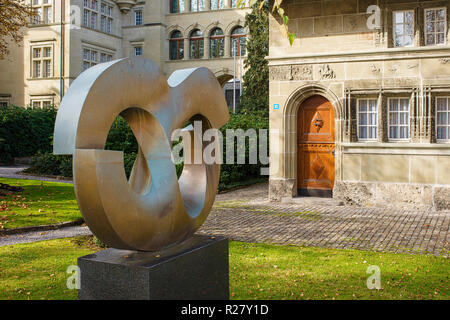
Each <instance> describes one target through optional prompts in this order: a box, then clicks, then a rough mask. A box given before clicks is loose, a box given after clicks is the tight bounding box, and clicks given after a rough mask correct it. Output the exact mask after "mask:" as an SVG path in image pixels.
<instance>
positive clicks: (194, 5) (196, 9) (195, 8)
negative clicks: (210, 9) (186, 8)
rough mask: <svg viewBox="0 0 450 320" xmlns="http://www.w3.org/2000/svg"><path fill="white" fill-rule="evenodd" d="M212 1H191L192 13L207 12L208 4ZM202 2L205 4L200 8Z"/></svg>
mask: <svg viewBox="0 0 450 320" xmlns="http://www.w3.org/2000/svg"><path fill="white" fill-rule="evenodd" d="M207 1H210V0H191V1H190V6H191V8H190V9H191V12H202V11H206V2H207ZM200 2H201V3H202V4H203V6H200Z"/></svg>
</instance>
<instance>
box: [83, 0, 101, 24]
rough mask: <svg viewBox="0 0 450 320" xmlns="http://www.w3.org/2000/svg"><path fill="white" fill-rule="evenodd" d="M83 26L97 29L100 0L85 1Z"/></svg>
mask: <svg viewBox="0 0 450 320" xmlns="http://www.w3.org/2000/svg"><path fill="white" fill-rule="evenodd" d="M83 4H84V8H83V25H84V26H85V27H88V28H92V29H97V17H98V0H84V2H83Z"/></svg>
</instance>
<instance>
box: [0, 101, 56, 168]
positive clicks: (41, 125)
mask: <svg viewBox="0 0 450 320" xmlns="http://www.w3.org/2000/svg"><path fill="white" fill-rule="evenodd" d="M55 118H56V109H55V108H53V107H51V108H44V109H25V108H21V107H15V106H12V107H9V108H1V109H0V162H3V163H12V161H13V160H14V158H15V157H28V156H32V155H35V154H36V153H38V152H40V153H45V152H51V151H52V139H53V127H54V124H55Z"/></svg>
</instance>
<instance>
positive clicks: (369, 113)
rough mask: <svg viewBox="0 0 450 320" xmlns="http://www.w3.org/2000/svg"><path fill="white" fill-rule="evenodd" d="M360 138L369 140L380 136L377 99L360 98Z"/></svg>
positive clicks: (358, 109) (358, 111) (358, 112)
mask: <svg viewBox="0 0 450 320" xmlns="http://www.w3.org/2000/svg"><path fill="white" fill-rule="evenodd" d="M357 117H358V118H357V119H358V140H361V141H368V140H377V138H378V133H377V132H378V108H377V99H358V108H357Z"/></svg>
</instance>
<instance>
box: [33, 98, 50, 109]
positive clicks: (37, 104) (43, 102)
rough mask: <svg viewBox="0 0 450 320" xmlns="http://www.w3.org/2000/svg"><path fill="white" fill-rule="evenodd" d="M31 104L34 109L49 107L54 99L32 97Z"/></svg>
mask: <svg viewBox="0 0 450 320" xmlns="http://www.w3.org/2000/svg"><path fill="white" fill-rule="evenodd" d="M30 105H31V107H32V108H33V109H38V108H40V109H42V108H49V107H51V106H52V105H53V99H52V98H45V99H41V98H39V99H31V101H30Z"/></svg>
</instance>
